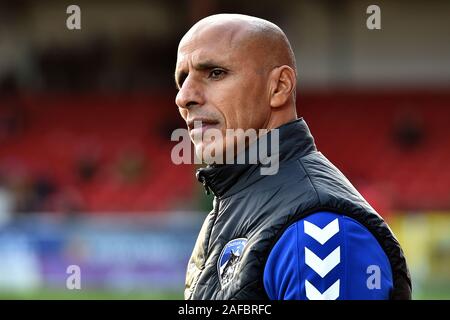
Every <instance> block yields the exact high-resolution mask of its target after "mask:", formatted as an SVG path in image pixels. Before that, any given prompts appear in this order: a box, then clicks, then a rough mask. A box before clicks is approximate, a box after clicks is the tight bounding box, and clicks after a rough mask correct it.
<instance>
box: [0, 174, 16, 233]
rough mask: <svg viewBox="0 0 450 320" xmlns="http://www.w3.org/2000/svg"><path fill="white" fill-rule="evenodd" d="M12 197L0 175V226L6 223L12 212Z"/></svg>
mask: <svg viewBox="0 0 450 320" xmlns="http://www.w3.org/2000/svg"><path fill="white" fill-rule="evenodd" d="M13 204H14V197H13V194H12V192H11V190H10V189H9V188H8V186H7V185H6V181H5V179H4V177H2V176H1V175H0V225H2V224H4V223H5V222H7V221H8V220H9V219H10V218H11V215H12V212H13Z"/></svg>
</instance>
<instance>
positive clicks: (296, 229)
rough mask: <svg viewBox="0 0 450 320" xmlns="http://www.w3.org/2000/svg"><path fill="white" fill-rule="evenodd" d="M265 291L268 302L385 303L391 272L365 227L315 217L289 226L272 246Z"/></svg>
mask: <svg viewBox="0 0 450 320" xmlns="http://www.w3.org/2000/svg"><path fill="white" fill-rule="evenodd" d="M264 286H265V288H266V292H267V294H268V295H269V297H270V298H271V299H387V298H388V297H389V292H390V290H391V288H392V272H391V268H390V264H389V260H388V258H387V256H386V254H385V253H384V251H383V249H382V248H381V246H380V245H379V243H378V241H377V240H376V239H375V237H374V236H373V235H372V234H371V233H370V232H369V231H368V230H367V229H366V228H365V227H364V226H363V225H361V224H360V223H358V222H357V221H356V220H354V219H352V218H350V217H347V216H345V215H340V214H336V213H333V212H318V213H315V214H312V215H309V216H308V217H306V218H304V219H301V220H299V221H297V222H295V223H293V224H292V225H291V226H289V228H287V229H286V231H285V232H284V233H283V234H282V236H281V237H280V239H279V240H278V241H277V242H276V244H275V246H274V247H273V248H272V250H271V252H270V254H269V257H268V260H267V263H266V266H265V269H264Z"/></svg>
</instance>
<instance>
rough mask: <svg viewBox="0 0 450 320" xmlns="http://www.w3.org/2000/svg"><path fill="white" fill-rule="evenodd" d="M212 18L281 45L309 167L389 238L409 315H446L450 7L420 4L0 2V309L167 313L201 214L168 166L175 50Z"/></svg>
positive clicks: (184, 176) (201, 203) (203, 203)
mask: <svg viewBox="0 0 450 320" xmlns="http://www.w3.org/2000/svg"><path fill="white" fill-rule="evenodd" d="M71 4H76V5H78V6H79V7H80V8H81V30H68V29H67V27H66V19H67V18H68V17H69V14H67V13H66V9H67V7H68V6H69V5H71ZM371 4H377V5H378V6H380V8H381V27H382V29H381V30H368V29H367V27H366V19H367V18H368V16H369V15H368V14H367V13H366V8H367V7H368V6H369V5H371ZM219 12H232V13H244V14H250V15H255V16H258V17H262V18H265V19H268V20H270V21H272V22H274V23H276V24H278V25H279V26H280V27H281V28H283V30H285V32H286V34H287V35H288V37H289V39H290V41H291V43H292V46H293V48H294V51H295V53H296V57H297V63H298V70H299V79H298V94H297V97H298V99H297V100H298V114H299V116H302V117H304V118H305V119H306V121H307V122H308V124H309V126H310V128H311V130H312V133H313V134H314V136H315V138H316V142H317V145H318V147H319V149H320V150H321V151H322V152H323V153H324V154H325V155H326V156H327V157H328V158H329V159H330V160H331V161H332V162H334V163H335V164H336V165H337V166H338V167H339V168H340V169H341V170H342V171H343V172H344V173H345V174H346V175H347V176H348V177H349V179H350V180H351V181H352V182H353V183H354V184H355V186H356V187H357V188H358V189H359V190H360V192H361V193H362V194H363V195H364V196H365V198H366V199H367V200H368V201H369V202H370V203H371V204H372V205H373V206H374V207H375V208H376V209H377V210H378V211H379V212H380V214H382V215H383V216H384V217H385V219H386V220H387V222H388V223H389V224H390V225H391V227H392V229H393V230H394V232H395V233H396V235H397V236H398V238H399V240H400V242H401V243H402V245H403V247H404V250H405V253H406V257H407V260H408V262H409V265H410V268H411V273H412V277H413V282H414V283H413V287H414V298H415V299H449V298H450V128H449V127H450V2H448V1H436V0H434V1H426V2H425V1H411V0H408V1H406V0H404V1H377V2H376V3H372V2H371V1H356V0H355V1H351V0H347V1H332V0H330V1H327V0H321V1H299V0H297V1H285V0H278V1H267V0H262V1H258V2H257V3H256V2H254V1H243V0H239V1H235V0H184V1H170V2H168V1H162V0H153V1H137V0H130V1H84V0H83V1H82V0H78V1H70V2H69V1H49V0H41V1H39V2H38V1H27V0H15V1H0V298H6V299H11V298H12V299H14V298H25V299H26V298H32V299H40V298H50V299H71V298H87V299H90V298H93V299H98V298H104V299H115V298H125V299H126V298H132V299H137V298H143V299H181V298H182V292H183V287H184V274H185V267H186V264H187V261H188V258H189V256H190V254H191V250H192V248H193V246H194V242H195V239H196V236H197V233H198V231H199V229H200V226H201V223H202V221H203V219H204V217H205V214H206V213H207V212H208V211H209V210H211V202H210V201H211V198H208V197H206V196H205V195H204V192H203V188H202V186H201V185H200V184H199V183H198V182H197V181H196V179H195V175H194V173H195V169H196V168H197V167H196V166H194V165H179V166H177V165H174V164H173V163H172V162H171V159H170V152H171V149H172V147H173V146H174V143H173V142H171V141H170V135H171V133H172V131H173V130H174V129H176V128H184V127H185V125H184V123H183V121H181V117H180V116H179V115H178V111H177V108H176V106H175V103H174V99H175V95H176V90H175V85H174V80H173V72H174V66H175V61H176V50H177V45H178V42H179V40H180V39H181V37H182V35H183V34H184V33H185V32H186V31H187V30H188V29H189V27H190V26H191V25H192V24H193V23H195V22H196V21H197V20H198V19H200V18H202V17H204V16H207V15H209V14H213V13H219ZM70 265H78V266H79V267H80V269H81V290H68V289H67V288H66V279H67V277H68V276H69V274H67V273H66V270H67V267H68V266H70Z"/></svg>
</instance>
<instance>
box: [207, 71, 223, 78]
mask: <svg viewBox="0 0 450 320" xmlns="http://www.w3.org/2000/svg"><path fill="white" fill-rule="evenodd" d="M224 73H225V71H223V70H220V69H214V70H212V71H211V73H210V74H209V77H210V78H219V77H220V76H222V75H223V74H224Z"/></svg>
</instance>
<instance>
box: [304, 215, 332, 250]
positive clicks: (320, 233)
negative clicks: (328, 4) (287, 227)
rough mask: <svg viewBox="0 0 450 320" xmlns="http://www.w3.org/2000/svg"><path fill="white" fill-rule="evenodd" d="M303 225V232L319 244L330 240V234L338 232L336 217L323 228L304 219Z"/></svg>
mask: <svg viewBox="0 0 450 320" xmlns="http://www.w3.org/2000/svg"><path fill="white" fill-rule="evenodd" d="M304 227H305V233H306V234H308V235H310V236H311V237H312V238H313V239H315V240H317V241H318V242H319V243H320V244H324V243H325V242H327V241H328V240H330V238H331V237H332V236H334V235H335V234H336V233H338V232H339V222H338V218H336V219H334V220H333V221H331V222H330V223H329V224H327V225H326V226H325V227H324V228H323V229H321V228H319V227H318V226H316V225H315V224H313V223H311V222H308V221H306V220H305V221H304Z"/></svg>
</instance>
